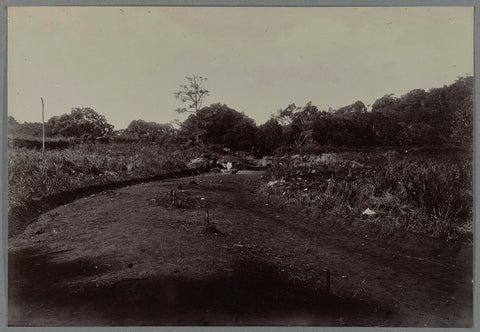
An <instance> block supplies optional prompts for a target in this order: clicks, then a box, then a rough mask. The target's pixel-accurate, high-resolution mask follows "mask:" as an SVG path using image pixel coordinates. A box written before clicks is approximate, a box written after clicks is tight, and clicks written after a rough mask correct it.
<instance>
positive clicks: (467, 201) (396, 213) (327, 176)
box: [260, 152, 473, 237]
mask: <svg viewBox="0 0 480 332" xmlns="http://www.w3.org/2000/svg"><path fill="white" fill-rule="evenodd" d="M470 158H471V155H465V154H462V153H455V154H454V153H450V154H419V153H416V154H413V155H410V154H408V153H407V154H400V153H398V152H384V153H381V152H376V153H339V154H335V158H332V159H327V158H325V161H319V160H317V162H311V163H303V164H298V163H297V164H295V163H294V162H292V158H277V159H275V160H274V165H273V167H272V168H271V169H270V170H269V171H268V172H267V177H266V179H267V181H269V183H268V184H266V185H265V186H263V187H262V188H261V189H260V194H262V195H263V196H266V197H269V198H274V199H275V200H277V201H278V202H280V203H282V204H290V205H294V206H298V207H302V208H303V209H305V208H306V209H307V211H309V212H310V213H311V214H312V215H317V214H319V213H329V214H334V215H339V216H342V217H347V218H359V217H361V216H362V212H363V211H364V210H365V209H366V208H370V209H372V210H374V211H375V212H376V214H375V215H374V216H372V217H370V218H369V219H366V220H370V221H373V222H376V223H380V224H382V225H384V226H387V227H389V228H402V229H406V230H410V231H415V232H420V233H424V234H429V235H433V236H447V237H455V236H456V235H458V234H459V233H465V232H467V233H468V232H471V231H472V225H473V221H472V220H473V197H472V160H471V159H470ZM304 159H305V158H304ZM275 181H277V182H276V183H275Z"/></svg>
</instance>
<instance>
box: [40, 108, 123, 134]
mask: <svg viewBox="0 0 480 332" xmlns="http://www.w3.org/2000/svg"><path fill="white" fill-rule="evenodd" d="M47 126H48V128H49V130H50V131H51V134H52V135H60V136H75V137H80V136H81V135H83V134H89V135H93V136H102V135H106V134H110V133H111V132H112V131H113V125H111V124H109V123H108V122H107V119H106V118H105V116H104V115H101V114H98V113H97V112H95V111H94V110H93V109H92V108H90V107H85V108H84V107H74V108H72V111H71V112H70V114H63V115H60V116H53V117H51V118H50V119H49V120H48V122H47Z"/></svg>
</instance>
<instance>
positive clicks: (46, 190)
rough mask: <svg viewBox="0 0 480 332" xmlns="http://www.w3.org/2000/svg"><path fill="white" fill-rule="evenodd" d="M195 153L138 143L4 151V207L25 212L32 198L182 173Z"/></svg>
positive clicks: (192, 149)
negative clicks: (97, 185)
mask: <svg viewBox="0 0 480 332" xmlns="http://www.w3.org/2000/svg"><path fill="white" fill-rule="evenodd" d="M199 153H200V150H199V148H189V149H175V148H173V147H162V146H158V145H146V144H140V143H130V144H108V145H103V144H83V145H75V146H72V147H70V148H67V149H63V150H46V151H45V154H44V155H43V157H42V153H41V151H39V150H35V149H26V148H18V149H10V150H9V151H8V183H9V185H8V203H9V209H10V208H12V207H26V206H27V205H28V202H30V201H31V200H32V199H35V198H38V197H44V196H49V195H52V194H58V193H61V192H66V191H71V190H75V189H78V188H81V187H86V186H89V185H96V184H107V183H113V182H116V181H122V180H126V179H131V178H143V177H150V176H155V175H160V174H165V173H168V172H173V171H178V170H183V169H185V163H186V161H188V160H189V159H191V158H193V157H196V156H198V154H199Z"/></svg>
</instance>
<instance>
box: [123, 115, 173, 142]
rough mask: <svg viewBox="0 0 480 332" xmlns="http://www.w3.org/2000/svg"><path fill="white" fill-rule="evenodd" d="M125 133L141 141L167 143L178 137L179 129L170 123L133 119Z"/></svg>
mask: <svg viewBox="0 0 480 332" xmlns="http://www.w3.org/2000/svg"><path fill="white" fill-rule="evenodd" d="M123 135H124V136H126V137H131V138H134V139H138V140H140V141H146V142H156V143H159V144H166V143H170V142H172V141H173V140H174V139H175V138H176V136H177V131H176V130H175V129H174V128H173V127H172V125H170V124H160V123H156V122H146V121H144V120H133V121H132V122H130V124H129V125H128V127H127V129H126V130H125V131H124V133H123Z"/></svg>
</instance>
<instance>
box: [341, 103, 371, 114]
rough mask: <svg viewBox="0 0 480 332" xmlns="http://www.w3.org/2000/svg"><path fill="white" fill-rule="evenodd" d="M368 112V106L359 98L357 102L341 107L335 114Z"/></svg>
mask: <svg viewBox="0 0 480 332" xmlns="http://www.w3.org/2000/svg"><path fill="white" fill-rule="evenodd" d="M366 112H367V107H366V106H365V104H364V103H363V102H362V101H360V100H357V101H356V102H355V103H353V104H351V105H348V106H344V107H340V108H339V109H338V110H336V111H335V114H349V113H366Z"/></svg>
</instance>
